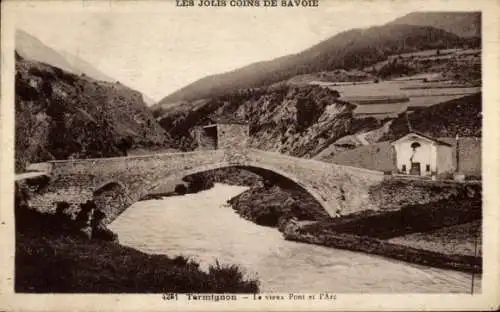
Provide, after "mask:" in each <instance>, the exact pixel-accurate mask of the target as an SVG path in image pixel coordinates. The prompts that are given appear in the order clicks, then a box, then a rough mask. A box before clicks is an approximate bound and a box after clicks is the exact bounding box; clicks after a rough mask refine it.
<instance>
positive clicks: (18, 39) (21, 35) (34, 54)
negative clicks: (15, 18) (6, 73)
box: [15, 29, 80, 74]
mask: <svg viewBox="0 0 500 312" xmlns="http://www.w3.org/2000/svg"><path fill="white" fill-rule="evenodd" d="M15 45H16V52H17V54H19V56H21V57H22V58H23V59H29V60H34V61H38V62H42V63H45V64H50V65H52V66H55V67H59V68H60V69H62V70H65V71H68V72H72V73H75V74H80V71H75V68H74V66H73V65H71V63H70V62H69V61H68V60H67V59H66V58H65V57H64V56H63V55H61V54H60V53H58V52H56V51H55V50H54V49H51V48H49V47H48V46H47V45H45V44H44V43H43V42H41V41H40V40H38V39H37V38H36V37H34V36H32V35H30V34H28V33H27V32H25V31H23V30H20V29H17V30H16V36H15Z"/></svg>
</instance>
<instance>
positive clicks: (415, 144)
mask: <svg viewBox="0 0 500 312" xmlns="http://www.w3.org/2000/svg"><path fill="white" fill-rule="evenodd" d="M420 146H421V145H420V143H418V142H413V143H411V145H410V147H411V148H412V149H413V150H415V149H417V148H419V147H420Z"/></svg>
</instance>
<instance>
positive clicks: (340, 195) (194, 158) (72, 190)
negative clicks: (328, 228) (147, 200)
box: [29, 148, 383, 222]
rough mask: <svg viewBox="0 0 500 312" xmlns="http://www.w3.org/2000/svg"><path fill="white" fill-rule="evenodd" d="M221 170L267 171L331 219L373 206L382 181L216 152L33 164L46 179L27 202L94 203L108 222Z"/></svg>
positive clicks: (308, 163) (260, 154) (311, 163)
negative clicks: (166, 188) (157, 193)
mask: <svg viewBox="0 0 500 312" xmlns="http://www.w3.org/2000/svg"><path fill="white" fill-rule="evenodd" d="M224 167H241V168H245V169H246V170H250V171H254V172H256V173H258V174H262V173H264V172H271V173H273V174H275V175H276V174H277V175H279V176H282V177H284V178H286V179H287V180H290V181H293V182H294V183H295V184H297V185H298V186H300V187H301V188H303V189H304V190H305V191H307V192H308V193H309V194H311V195H312V196H313V197H314V198H315V199H316V200H317V201H318V202H319V204H321V206H322V207H323V208H324V209H325V210H326V211H327V212H328V214H329V215H330V216H336V215H338V214H347V213H351V212H355V211H359V210H366V209H370V208H375V207H372V205H373V204H372V203H370V199H369V188H370V186H372V185H374V184H378V183H380V182H381V181H382V180H383V173H382V172H378V171H372V170H367V169H362V168H355V167H348V166H341V165H336V164H330V163H326V162H321V161H316V160H311V159H304V158H297V157H292V156H287V155H284V154H279V153H273V152H266V151H262V150H256V149H248V148H242V149H217V150H204V151H194V152H187V153H162V154H151V155H141V156H129V157H113V158H98V159H79V160H64V161H49V162H46V163H39V164H33V165H32V166H31V167H30V168H29V169H38V170H43V171H44V172H45V173H46V174H47V176H48V177H49V179H47V183H46V184H45V185H44V186H43V187H41V188H40V189H39V190H38V191H37V192H36V194H37V195H36V196H34V197H33V198H32V199H31V204H32V205H33V206H34V207H37V208H38V209H41V210H45V211H53V210H55V203H56V202H57V201H67V202H69V203H72V204H76V205H77V204H79V203H83V202H85V201H87V200H91V199H94V200H95V201H96V203H97V204H98V206H100V207H101V209H103V210H104V211H105V212H106V213H107V215H108V220H107V221H108V222H111V221H112V220H114V218H116V217H117V216H118V215H119V214H120V213H121V212H123V211H124V210H125V209H126V208H128V207H129V206H130V205H131V204H133V203H134V202H136V201H138V200H139V199H140V198H142V197H143V196H145V195H146V194H149V193H151V192H152V191H154V190H155V189H156V188H158V187H159V186H161V185H164V184H165V183H168V182H171V181H176V180H179V179H181V178H182V177H184V176H186V175H189V174H193V173H198V172H203V171H208V170H211V169H217V168H224Z"/></svg>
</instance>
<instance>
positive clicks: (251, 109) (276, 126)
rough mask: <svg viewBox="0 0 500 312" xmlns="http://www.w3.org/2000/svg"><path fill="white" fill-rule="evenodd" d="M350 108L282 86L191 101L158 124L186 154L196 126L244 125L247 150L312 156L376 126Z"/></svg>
mask: <svg viewBox="0 0 500 312" xmlns="http://www.w3.org/2000/svg"><path fill="white" fill-rule="evenodd" d="M193 105H196V106H194V108H192V109H188V108H189V107H192V106H193ZM354 108H355V105H352V104H349V103H346V102H343V101H341V100H340V99H339V94H338V92H336V91H334V90H330V89H328V88H322V87H320V86H312V85H310V86H301V87H289V86H282V87H276V88H274V87H269V88H262V89H255V90H251V91H245V92H240V93H233V94H228V95H225V96H221V97H217V98H214V99H211V100H207V101H195V103H194V104H192V103H189V104H188V105H184V109H177V110H172V111H170V112H169V113H167V114H166V115H164V116H163V117H159V119H158V120H159V122H160V124H161V125H162V126H163V128H164V129H166V130H167V131H168V133H169V134H170V135H171V136H172V138H173V139H174V140H175V144H176V146H177V147H178V148H181V149H184V150H191V149H194V148H196V142H195V135H194V129H195V127H196V126H198V125H206V124H207V123H210V122H241V121H246V122H248V124H249V128H250V136H251V138H250V146H252V147H255V148H260V149H263V150H270V151H277V152H281V153H285V154H290V155H295V156H303V157H310V156H312V155H315V154H317V153H318V152H319V151H320V150H321V149H322V148H324V147H326V146H329V145H330V144H332V143H333V142H335V141H336V140H337V139H339V138H341V137H343V136H346V135H349V134H352V133H355V132H357V131H361V130H363V129H372V128H375V127H377V126H378V125H379V123H378V122H377V121H376V120H375V119H373V118H368V119H354V118H353V116H352V112H353V109H354Z"/></svg>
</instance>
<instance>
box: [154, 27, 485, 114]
mask: <svg viewBox="0 0 500 312" xmlns="http://www.w3.org/2000/svg"><path fill="white" fill-rule="evenodd" d="M479 45H480V42H479V40H478V39H477V38H462V37H459V36H457V35H455V34H452V33H449V32H446V31H444V30H442V29H436V28H433V27H428V26H412V25H400V24H387V25H383V26H377V27H371V28H368V29H352V30H348V31H345V32H342V33H339V34H337V35H335V36H333V37H331V38H329V39H327V40H325V41H323V42H321V43H319V44H317V45H315V46H313V47H311V48H309V49H307V50H305V51H303V52H300V53H298V54H293V55H288V56H283V57H280V58H277V59H274V60H270V61H265V62H260V63H255V64H251V65H249V66H246V67H243V68H240V69H236V70H234V71H231V72H227V73H223V74H219V75H213V76H208V77H205V78H202V79H200V80H198V81H196V82H194V83H192V84H190V85H188V86H186V87H184V88H182V89H180V90H178V91H177V92H174V93H173V94H171V95H169V96H167V97H165V98H164V99H162V100H161V101H160V102H159V103H158V105H159V106H162V105H164V104H166V103H173V102H178V101H182V100H187V101H190V100H194V99H200V98H210V97H214V96H219V95H222V94H224V93H228V92H234V91H235V90H238V89H247V88H254V87H260V86H266V85H270V84H273V83H276V82H279V81H283V80H287V79H290V78H292V77H294V76H298V75H304V74H308V73H315V72H321V71H331V70H334V69H339V68H343V69H346V70H351V69H363V68H365V67H366V66H369V65H372V64H375V63H377V62H380V61H383V60H386V59H387V57H388V56H389V55H394V54H398V53H406V52H414V51H420V50H426V49H448V48H458V47H478V46H479Z"/></svg>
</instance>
